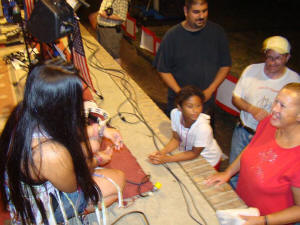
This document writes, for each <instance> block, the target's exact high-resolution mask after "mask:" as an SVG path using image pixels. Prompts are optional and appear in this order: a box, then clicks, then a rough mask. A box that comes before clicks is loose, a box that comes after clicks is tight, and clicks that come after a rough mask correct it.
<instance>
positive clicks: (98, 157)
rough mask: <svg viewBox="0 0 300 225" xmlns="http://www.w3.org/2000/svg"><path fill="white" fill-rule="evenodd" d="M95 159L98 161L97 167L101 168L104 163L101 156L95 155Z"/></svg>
mask: <svg viewBox="0 0 300 225" xmlns="http://www.w3.org/2000/svg"><path fill="white" fill-rule="evenodd" d="M94 158H95V159H96V161H97V166H100V164H101V162H102V158H101V157H100V156H96V155H94Z"/></svg>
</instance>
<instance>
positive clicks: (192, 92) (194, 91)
mask: <svg viewBox="0 0 300 225" xmlns="http://www.w3.org/2000/svg"><path fill="white" fill-rule="evenodd" d="M192 96H198V97H199V98H200V99H201V102H202V103H204V99H205V97H204V94H203V92H202V91H201V89H200V88H198V87H196V86H193V85H187V86H184V87H183V88H182V89H181V90H180V91H179V92H178V94H177V96H176V99H175V104H176V105H179V106H182V104H183V102H184V101H185V100H187V99H189V98H190V97H192Z"/></svg>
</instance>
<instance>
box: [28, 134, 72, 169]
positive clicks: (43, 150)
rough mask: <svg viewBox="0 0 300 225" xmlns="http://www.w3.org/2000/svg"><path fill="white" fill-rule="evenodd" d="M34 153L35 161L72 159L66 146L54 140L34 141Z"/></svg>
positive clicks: (45, 161)
mask: <svg viewBox="0 0 300 225" xmlns="http://www.w3.org/2000/svg"><path fill="white" fill-rule="evenodd" d="M32 146H33V149H32V155H33V160H34V162H35V163H37V162H40V161H41V160H42V162H44V163H47V162H52V161H53V163H55V162H57V163H58V164H59V161H61V160H72V158H71V155H70V153H69V151H68V149H67V148H66V147H64V146H63V145H62V144H60V143H58V142H56V141H52V140H42V141H40V142H38V141H33V144H32Z"/></svg>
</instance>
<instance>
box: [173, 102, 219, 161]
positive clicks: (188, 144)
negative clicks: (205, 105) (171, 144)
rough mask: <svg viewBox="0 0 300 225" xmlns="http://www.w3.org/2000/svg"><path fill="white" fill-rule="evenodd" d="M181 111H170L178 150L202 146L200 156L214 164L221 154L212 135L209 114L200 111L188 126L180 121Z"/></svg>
mask: <svg viewBox="0 0 300 225" xmlns="http://www.w3.org/2000/svg"><path fill="white" fill-rule="evenodd" d="M181 121H182V113H181V112H180V111H179V110H178V109H177V108H175V109H173V110H172V111H171V123H172V130H173V131H175V132H176V133H177V134H178V136H179V137H180V140H181V141H180V146H179V150H181V151H190V150H192V148H193V147H204V149H203V151H202V152H201V156H202V157H204V158H205V159H206V160H207V161H208V162H209V163H210V164H211V165H212V166H215V165H216V164H217V163H218V162H219V160H220V158H221V155H222V151H221V148H220V147H219V145H218V143H217V141H216V140H215V139H214V137H213V131H212V128H211V126H210V116H209V115H206V114H204V113H201V114H200V115H199V117H198V119H197V120H196V121H195V122H194V123H193V124H192V126H191V127H190V128H186V127H184V126H183V124H182V123H181Z"/></svg>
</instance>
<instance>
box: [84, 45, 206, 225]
mask: <svg viewBox="0 0 300 225" xmlns="http://www.w3.org/2000/svg"><path fill="white" fill-rule="evenodd" d="M84 40H85V39H84ZM85 41H87V43H89V44H92V45H94V46H96V45H95V44H93V43H91V42H90V41H88V40H85ZM89 49H90V50H92V48H90V47H89ZM98 50H99V47H98V49H96V50H95V51H93V53H92V54H91V56H90V57H89V65H90V66H92V67H93V68H95V69H97V70H99V71H102V72H104V73H105V74H107V75H109V76H110V77H111V78H113V77H114V78H118V79H120V83H121V84H122V87H120V86H119V85H118V83H116V81H114V79H112V80H113V81H114V82H115V83H116V85H117V86H118V87H119V88H120V90H121V91H122V92H123V94H124V95H125V97H126V100H124V101H123V102H122V103H121V104H120V105H119V106H118V108H117V114H116V115H115V116H114V117H116V116H119V117H120V119H121V120H122V121H124V122H126V123H130V122H128V121H127V119H126V118H125V117H124V116H123V114H130V115H135V117H136V118H138V119H139V120H140V122H142V123H143V124H144V125H145V126H146V127H147V128H148V130H149V131H150V133H151V136H152V139H153V143H154V145H155V147H156V149H157V150H159V147H158V144H157V139H158V140H159V141H160V142H161V143H162V141H161V140H160V138H159V137H158V136H157V134H156V133H155V132H154V131H153V129H152V128H151V127H150V125H149V124H148V123H147V121H146V120H145V118H144V116H143V113H142V112H141V110H140V108H139V106H138V104H137V101H136V93H135V90H134V88H133V86H132V85H131V84H130V83H129V81H128V80H126V79H125V77H126V74H125V72H123V71H122V70H117V69H113V68H104V67H103V65H99V61H98V60H97V58H96V56H95V54H96V52H97V51H98ZM94 60H96V61H94ZM112 72H117V73H119V74H120V75H121V76H118V75H115V74H113V73H112ZM130 88H131V90H132V91H133V93H132V92H131V91H130V90H129V89H130ZM126 102H128V103H130V104H131V106H132V107H133V109H134V112H135V113H136V114H135V113H130V112H121V111H120V110H121V108H122V106H123V105H125V103H126ZM162 165H163V166H164V167H165V168H166V169H167V171H168V172H169V173H170V174H171V175H172V176H173V177H174V178H175V180H176V181H177V183H178V185H179V187H180V189H181V192H182V195H183V198H184V201H185V204H186V206H187V212H188V214H189V216H190V217H191V218H192V219H193V220H194V221H195V222H196V223H198V224H202V223H200V222H199V221H198V220H197V219H196V218H194V217H193V216H192V214H191V211H190V207H189V204H188V201H187V197H186V195H185V192H186V193H187V195H188V196H189V197H190V199H191V201H192V205H193V207H194V208H195V210H196V213H197V214H198V216H199V217H200V218H201V219H202V220H203V221H205V219H204V218H203V217H202V215H201V213H200V212H199V210H198V208H197V207H196V205H195V202H194V199H193V196H192V195H191V193H190V192H189V190H188V189H187V187H186V185H185V184H184V183H183V182H182V181H181V180H180V179H179V178H178V177H177V176H176V175H175V174H174V173H173V171H172V170H171V169H170V168H169V166H168V165H166V164H162ZM204 224H205V225H206V224H207V223H206V222H204Z"/></svg>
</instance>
